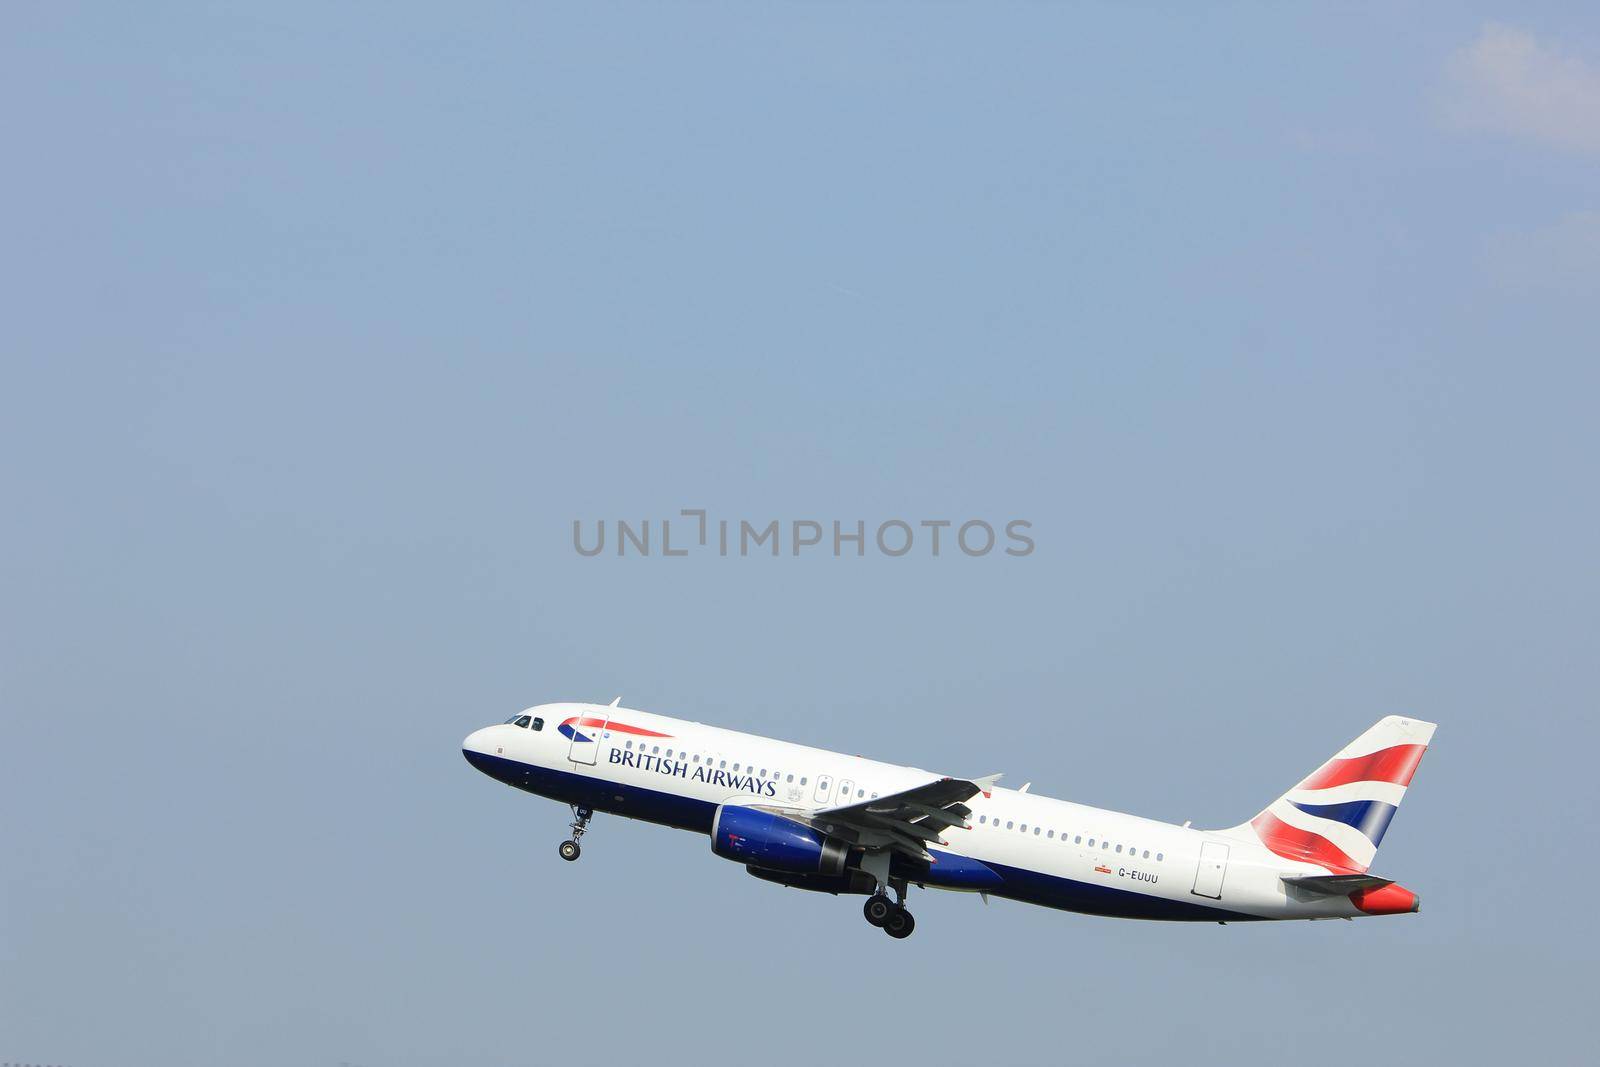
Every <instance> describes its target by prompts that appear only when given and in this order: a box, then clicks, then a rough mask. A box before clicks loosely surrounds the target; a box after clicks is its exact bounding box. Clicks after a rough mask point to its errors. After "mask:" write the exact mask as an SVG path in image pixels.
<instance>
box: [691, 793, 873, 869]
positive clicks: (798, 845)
mask: <svg viewBox="0 0 1600 1067" xmlns="http://www.w3.org/2000/svg"><path fill="white" fill-rule="evenodd" d="M711 851H712V852H715V853H716V854H717V855H719V856H721V857H722V858H723V859H725V860H733V861H734V862H736V863H743V864H745V865H746V866H749V867H756V868H760V869H761V870H766V871H784V872H787V873H790V874H802V875H823V876H825V877H828V878H837V877H839V876H840V875H842V874H844V870H845V861H846V860H847V859H848V858H849V856H850V846H849V845H847V844H845V843H844V842H843V841H840V840H838V839H837V838H831V837H828V836H827V835H826V834H824V833H821V832H820V831H817V830H813V829H812V828H811V827H809V826H807V825H805V824H804V823H800V822H796V821H795V820H793V819H786V818H784V817H783V816H782V815H774V814H773V813H771V812H769V811H761V810H759V809H757V808H746V807H740V806H738V805H728V804H723V805H721V806H719V807H718V808H717V813H716V815H715V816H714V817H713V818H712V820H711ZM751 873H754V872H751Z"/></svg>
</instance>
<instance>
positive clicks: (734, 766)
mask: <svg viewBox="0 0 1600 1067" xmlns="http://www.w3.org/2000/svg"><path fill="white" fill-rule="evenodd" d="M733 769H734V770H736V771H737V770H738V769H739V765H738V764H737V763H735V764H734V765H733Z"/></svg>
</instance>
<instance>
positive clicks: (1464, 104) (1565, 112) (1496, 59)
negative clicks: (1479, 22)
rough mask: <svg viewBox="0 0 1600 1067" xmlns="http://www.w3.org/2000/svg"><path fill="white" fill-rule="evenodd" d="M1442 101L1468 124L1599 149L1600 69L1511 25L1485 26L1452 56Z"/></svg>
mask: <svg viewBox="0 0 1600 1067" xmlns="http://www.w3.org/2000/svg"><path fill="white" fill-rule="evenodd" d="M1444 104H1445V110H1446V113H1447V115H1448V117H1449V118H1450V119H1451V121H1453V122H1455V123H1456V124H1457V125H1460V126H1462V127H1464V128H1467V129H1478V130H1488V131H1491V132H1495V133H1504V134H1512V135H1515V136H1520V137H1527V138H1531V139H1533V140H1537V141H1541V142H1543V143H1545V144H1548V145H1553V146H1555V147H1558V148H1564V149H1568V150H1573V151H1580V152H1595V153H1600V69H1596V68H1595V67H1593V66H1591V65H1589V64H1587V63H1585V62H1583V61H1582V60H1581V59H1578V58H1576V57H1573V56H1569V55H1566V54H1564V53H1563V52H1561V51H1560V50H1559V49H1557V48H1554V47H1552V46H1550V45H1549V44H1546V43H1545V42H1542V41H1540V40H1538V39H1537V38H1535V37H1534V35H1533V34H1531V33H1529V32H1528V31H1526V30H1521V29H1517V28H1516V27H1515V26H1506V25H1502V24H1499V23H1489V24H1488V25H1486V26H1484V28H1483V31H1482V32H1481V33H1479V35H1478V39H1477V40H1475V41H1473V42H1472V43H1471V44H1469V45H1467V46H1466V47H1465V48H1463V49H1461V50H1460V51H1458V52H1456V53H1455V54H1454V55H1453V56H1451V57H1450V63H1449V69H1448V82H1447V92H1446V96H1445V100H1444Z"/></svg>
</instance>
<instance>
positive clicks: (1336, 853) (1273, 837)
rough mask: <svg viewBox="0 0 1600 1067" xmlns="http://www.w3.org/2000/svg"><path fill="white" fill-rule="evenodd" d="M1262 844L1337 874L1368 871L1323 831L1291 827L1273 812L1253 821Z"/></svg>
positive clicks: (1284, 854) (1288, 856)
mask: <svg viewBox="0 0 1600 1067" xmlns="http://www.w3.org/2000/svg"><path fill="white" fill-rule="evenodd" d="M1250 825H1251V826H1253V827H1254V828H1255V831H1256V836H1257V837H1259V838H1261V843H1262V844H1263V845H1266V846H1267V847H1268V848H1270V849H1271V850H1272V851H1273V852H1275V853H1277V854H1278V855H1280V856H1282V857H1283V858H1284V859H1286V860H1303V861H1305V862H1306V863H1315V864H1316V865H1317V866H1319V867H1326V868H1327V869H1328V870H1330V871H1332V872H1334V873H1335V874H1366V873H1367V869H1366V868H1365V867H1363V866H1362V865H1361V864H1359V863H1357V862H1356V861H1355V860H1353V859H1351V858H1350V857H1349V856H1347V855H1345V853H1344V850H1343V849H1341V848H1340V847H1339V846H1338V845H1335V844H1334V843H1333V842H1332V841H1329V840H1328V839H1327V838H1326V837H1323V836H1322V835H1321V834H1314V833H1312V832H1311V831H1310V830H1302V829H1300V828H1299V827H1297V826H1290V825H1289V824H1288V823H1286V822H1284V821H1283V820H1282V819H1280V818H1278V817H1277V816H1276V815H1274V814H1272V812H1270V811H1264V812H1262V813H1261V814H1260V815H1257V816H1256V817H1255V818H1254V819H1251V820H1250Z"/></svg>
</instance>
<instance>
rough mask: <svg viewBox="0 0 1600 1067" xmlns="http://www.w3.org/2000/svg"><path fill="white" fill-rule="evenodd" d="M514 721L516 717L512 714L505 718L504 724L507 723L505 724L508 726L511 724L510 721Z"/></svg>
mask: <svg viewBox="0 0 1600 1067" xmlns="http://www.w3.org/2000/svg"><path fill="white" fill-rule="evenodd" d="M516 721H517V717H516V716H515V715H513V716H511V718H509V719H507V720H506V722H505V724H506V725H507V726H510V725H511V724H512V723H514V722H516Z"/></svg>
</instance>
